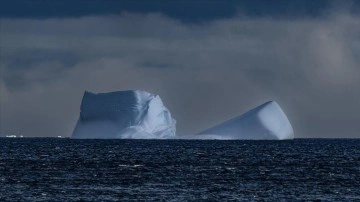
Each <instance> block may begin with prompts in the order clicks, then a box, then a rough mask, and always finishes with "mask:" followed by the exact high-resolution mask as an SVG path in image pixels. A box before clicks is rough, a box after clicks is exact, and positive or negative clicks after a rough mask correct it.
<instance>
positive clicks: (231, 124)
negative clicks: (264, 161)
mask: <svg viewBox="0 0 360 202" xmlns="http://www.w3.org/2000/svg"><path fill="white" fill-rule="evenodd" d="M293 138H294V131H293V128H292V126H291V124H290V121H289V120H288V118H287V117H286V115H285V113H284V112H283V110H282V109H281V108H280V106H279V105H278V104H277V103H276V102H275V101H269V102H266V103H264V104H262V105H260V106H258V107H256V108H254V109H252V110H250V111H248V112H246V113H245V114H243V115H241V116H238V117H235V118H233V119H230V120H228V121H225V122H223V123H221V124H219V125H217V126H214V127H212V128H209V129H207V130H204V131H202V132H200V133H199V134H198V139H249V140H268V139H275V140H283V139H293Z"/></svg>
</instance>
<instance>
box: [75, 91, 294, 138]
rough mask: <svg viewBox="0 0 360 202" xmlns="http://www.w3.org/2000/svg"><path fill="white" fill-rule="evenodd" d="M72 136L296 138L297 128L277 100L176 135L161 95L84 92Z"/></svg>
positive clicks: (141, 92) (137, 92)
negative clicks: (188, 133) (181, 134)
mask: <svg viewBox="0 0 360 202" xmlns="http://www.w3.org/2000/svg"><path fill="white" fill-rule="evenodd" d="M80 108H81V110H80V117H79V119H78V121H77V124H76V126H75V129H74V131H73V134H72V138H83V139H92V138H102V139H115V138H121V139H123V138H126V139H170V138H171V139H174V138H175V139H252V140H263V139H277V140H282V139H293V138H294V131H293V128H292V126H291V124H290V122H289V120H288V118H287V117H286V115H285V113H284V112H283V111H282V109H281V108H280V106H279V105H278V104H277V103H276V102H275V101H270V102H266V103H264V104H262V105H260V106H258V107H256V108H254V109H252V110H250V111H248V112H246V113H245V114H243V115H241V116H238V117H235V118H233V119H230V120H228V121H225V122H223V123H221V124H219V125H217V126H214V127H212V128H210V129H207V130H204V131H202V132H200V133H198V134H196V135H191V136H176V134H175V131H176V128H175V125H176V121H175V120H174V119H173V118H172V117H171V114H170V112H169V110H168V109H167V108H166V107H165V106H164V104H163V102H162V101H161V98H160V97H159V96H158V95H154V94H152V93H148V92H145V91H139V90H129V91H117V92H110V93H97V94H95V93H90V92H85V93H84V96H83V99H82V102H81V107H80Z"/></svg>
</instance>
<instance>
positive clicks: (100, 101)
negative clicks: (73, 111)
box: [72, 90, 176, 139]
mask: <svg viewBox="0 0 360 202" xmlns="http://www.w3.org/2000/svg"><path fill="white" fill-rule="evenodd" d="M175 125H176V121H175V120H174V119H173V118H172V117H171V114H170V112H169V110H168V109H167V108H166V107H165V106H164V105H163V102H162V101H161V98H160V97H159V96H158V95H154V94H151V93H148V92H145V91H139V90H129V91H117V92H110V93H98V94H95V93H91V92H85V93H84V96H83V99H82V102H81V107H80V117H79V120H78V121H77V124H76V126H75V129H74V131H73V134H72V138H80V139H94V138H95V139H117V138H120V139H123V138H127V139H167V138H172V137H174V136H175V131H176V129H175Z"/></svg>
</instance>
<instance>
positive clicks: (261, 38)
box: [0, 11, 360, 138]
mask: <svg viewBox="0 0 360 202" xmlns="http://www.w3.org/2000/svg"><path fill="white" fill-rule="evenodd" d="M239 16H241V15H239ZM0 34H1V42H0V43H1V53H2V55H4V56H6V57H4V60H1V61H0V63H1V73H2V76H1V81H0V82H1V83H0V90H1V99H0V102H1V105H0V106H1V133H2V134H9V133H21V134H23V135H26V136H57V135H62V136H68V135H70V134H71V130H72V127H73V126H74V124H75V121H76V119H77V118H78V113H79V105H80V101H81V97H82V93H83V92H84V90H89V91H95V92H107V91H116V90H125V89H142V90H147V91H150V92H153V93H157V94H159V95H160V96H161V97H162V99H163V101H164V103H165V105H166V106H167V107H168V108H169V109H170V111H171V112H172V114H173V116H174V117H175V119H177V123H178V124H177V126H178V127H177V128H178V134H179V135H184V134H192V133H195V132H198V131H200V130H202V129H204V128H207V127H209V126H212V125H213V124H216V123H219V122H221V121H223V120H225V119H229V118H231V117H233V116H237V115H239V114H241V113H243V112H245V111H246V110H248V109H249V108H251V107H254V106H256V105H258V104H261V103H262V102H265V101H268V100H276V101H278V103H279V104H280V105H281V106H282V107H283V108H284V110H285V112H286V113H287V114H288V116H289V119H290V121H291V122H292V123H293V126H294V129H295V133H296V134H295V135H296V137H298V138H299V137H359V135H358V131H359V129H360V127H359V125H358V122H359V121H360V116H359V113H358V112H359V110H360V107H359V105H358V103H359V100H360V93H358V89H357V88H358V86H360V70H359V65H360V59H359V55H360V17H359V16H358V15H356V14H352V13H348V12H335V11H332V12H329V13H328V14H327V15H326V16H322V17H317V18H311V19H310V18H307V19H278V18H276V19H274V18H267V17H233V18H229V19H223V20H214V21H209V22H204V23H199V24H186V23H183V22H181V21H179V20H176V19H172V18H169V17H166V16H164V15H161V14H156V13H150V14H132V13H124V14H122V15H120V16H117V15H110V16H93V17H81V18H59V19H38V20H36V19H2V20H1V32H0Z"/></svg>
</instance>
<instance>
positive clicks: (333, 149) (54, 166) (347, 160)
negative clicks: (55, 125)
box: [0, 138, 360, 201]
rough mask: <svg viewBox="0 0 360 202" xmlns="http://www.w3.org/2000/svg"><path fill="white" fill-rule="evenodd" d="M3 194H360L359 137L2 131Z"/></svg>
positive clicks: (161, 197) (223, 197)
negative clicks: (84, 135)
mask: <svg viewBox="0 0 360 202" xmlns="http://www.w3.org/2000/svg"><path fill="white" fill-rule="evenodd" d="M0 151H1V152H0V201H360V139H295V140H285V141H244V140H236V141H225V140H221V141H219V140H75V139H68V138H0Z"/></svg>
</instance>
